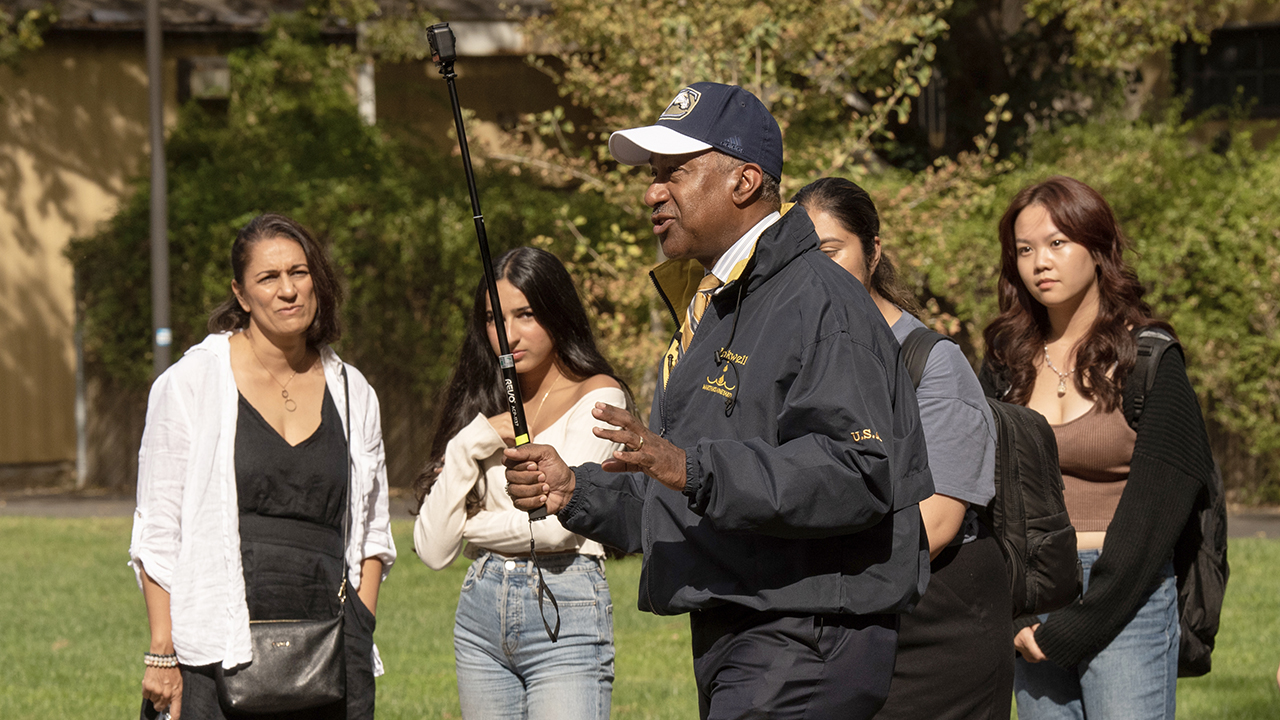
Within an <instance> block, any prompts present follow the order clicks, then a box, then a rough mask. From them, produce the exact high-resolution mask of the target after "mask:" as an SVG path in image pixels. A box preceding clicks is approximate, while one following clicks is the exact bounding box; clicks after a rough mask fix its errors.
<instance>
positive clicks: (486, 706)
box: [453, 553, 613, 720]
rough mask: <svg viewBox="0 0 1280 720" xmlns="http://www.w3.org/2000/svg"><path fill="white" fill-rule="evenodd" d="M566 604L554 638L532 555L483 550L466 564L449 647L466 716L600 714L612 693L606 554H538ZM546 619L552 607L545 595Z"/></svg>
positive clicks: (528, 719)
mask: <svg viewBox="0 0 1280 720" xmlns="http://www.w3.org/2000/svg"><path fill="white" fill-rule="evenodd" d="M538 561H539V563H540V564H541V565H542V573H543V577H545V578H546V582H547V587H549V588H551V592H552V593H554V594H555V596H556V601H557V602H558V603H559V605H560V637H559V640H558V641H557V642H556V643H554V644H552V642H551V639H550V638H548V637H547V632H546V629H545V628H544V627H543V626H542V615H540V614H539V612H538V595H537V591H538V574H537V572H536V571H535V570H534V568H533V563H532V562H530V561H529V560H527V559H520V558H504V557H501V556H499V555H494V554H492V553H484V554H482V555H481V556H480V557H479V558H477V559H476V561H475V562H473V563H472V564H471V568H470V569H469V570H467V576H466V579H465V580H463V581H462V594H461V596H460V597H459V598H458V614H457V621H456V624H455V625H454V632H453V647H454V653H455V655H456V658H457V663H458V699H459V700H460V701H461V705H462V717H463V718H468V719H470V720H503V719H506V718H511V719H512V720H561V719H562V720H603V719H605V718H608V717H609V708H610V701H611V697H612V694H613V603H612V601H611V600H610V598H609V585H608V583H606V582H605V577H604V563H603V562H602V561H601V560H600V559H598V558H595V557H591V556H589V555H575V554H564V555H548V556H543V557H539V558H538ZM544 602H545V609H546V614H547V622H548V623H550V624H551V626H552V627H553V628H554V627H555V622H556V620H555V611H554V610H553V609H552V607H551V602H550V600H549V599H544Z"/></svg>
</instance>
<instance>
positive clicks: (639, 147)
mask: <svg viewBox="0 0 1280 720" xmlns="http://www.w3.org/2000/svg"><path fill="white" fill-rule="evenodd" d="M710 149H711V146H710V145H708V144H707V143H704V142H702V141H701V140H695V139H694V138H691V137H689V136H688V135H683V134H681V133H678V132H676V131H675V130H672V129H671V128H669V127H667V126H665V125H648V126H646V127H638V128H631V129H629V130H619V131H618V132H616V133H613V134H612V135H610V136H609V153H610V154H612V155H613V159H614V160H617V161H618V162H620V163H622V164H623V165H648V164H649V156H650V155H652V154H654V153H658V154H659V155H684V154H685V153H693V152H702V151H703V150H710Z"/></svg>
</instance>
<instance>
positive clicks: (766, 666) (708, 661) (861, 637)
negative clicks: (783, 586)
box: [689, 605, 898, 720]
mask: <svg viewBox="0 0 1280 720" xmlns="http://www.w3.org/2000/svg"><path fill="white" fill-rule="evenodd" d="M689 624H690V627H691V629H692V634H693V672H694V676H695V677H696V679H697V684H698V712H699V713H700V715H701V717H702V718H703V720H731V719H732V720H737V719H739V718H761V719H762V720H764V719H768V720H827V719H828V718H840V719H841V720H845V719H850V720H859V719H864V718H870V717H872V716H873V715H875V712H876V710H878V709H879V708H880V705H881V704H882V703H884V699H885V696H886V695H888V693H889V679H890V677H891V676H892V675H893V655H894V649H895V647H896V646H897V640H898V616H896V615H805V616H796V615H783V614H779V613H768V612H757V611H754V610H748V609H746V608H742V607H740V606H736V605H733V606H722V607H718V608H712V609H710V610H699V611H695V612H693V613H691V614H690V621H689Z"/></svg>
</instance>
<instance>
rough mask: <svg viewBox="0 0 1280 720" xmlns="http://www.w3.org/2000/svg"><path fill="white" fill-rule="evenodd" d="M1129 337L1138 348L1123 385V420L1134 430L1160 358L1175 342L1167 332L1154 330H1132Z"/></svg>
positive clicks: (1176, 343)
mask: <svg viewBox="0 0 1280 720" xmlns="http://www.w3.org/2000/svg"><path fill="white" fill-rule="evenodd" d="M1131 334H1132V335H1133V339H1134V341H1135V342H1136V343H1137V344H1138V358H1137V360H1136V361H1135V362H1134V364H1133V370H1132V371H1130V373H1129V377H1128V379H1126V380H1125V384H1124V407H1125V418H1126V419H1127V420H1128V421H1129V426H1130V427H1132V428H1134V429H1135V430H1136V429H1137V428H1138V420H1139V418H1141V417H1142V407H1143V405H1144V404H1145V403H1146V399H1147V393H1148V392H1150V391H1151V386H1152V385H1153V384H1155V381H1156V370H1157V369H1158V368H1159V367H1160V358H1162V357H1164V353H1165V351H1166V350H1168V349H1169V348H1171V347H1173V346H1174V345H1178V341H1177V340H1176V339H1175V338H1174V337H1173V336H1172V335H1170V334H1169V333H1168V332H1166V331H1164V330H1161V329H1160V328H1157V327H1135V328H1134V329H1133V330H1132V331H1131Z"/></svg>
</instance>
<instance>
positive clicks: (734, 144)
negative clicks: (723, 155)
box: [720, 135, 742, 153]
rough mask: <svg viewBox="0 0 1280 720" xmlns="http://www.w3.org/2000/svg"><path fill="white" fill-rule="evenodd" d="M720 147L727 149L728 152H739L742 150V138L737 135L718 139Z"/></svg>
mask: <svg viewBox="0 0 1280 720" xmlns="http://www.w3.org/2000/svg"><path fill="white" fill-rule="evenodd" d="M720 147H722V148H724V149H726V150H728V151H729V152H733V153H740V152H742V138H741V137H739V136H737V135H734V136H733V137H727V138H725V139H723V140H721V141H720Z"/></svg>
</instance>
